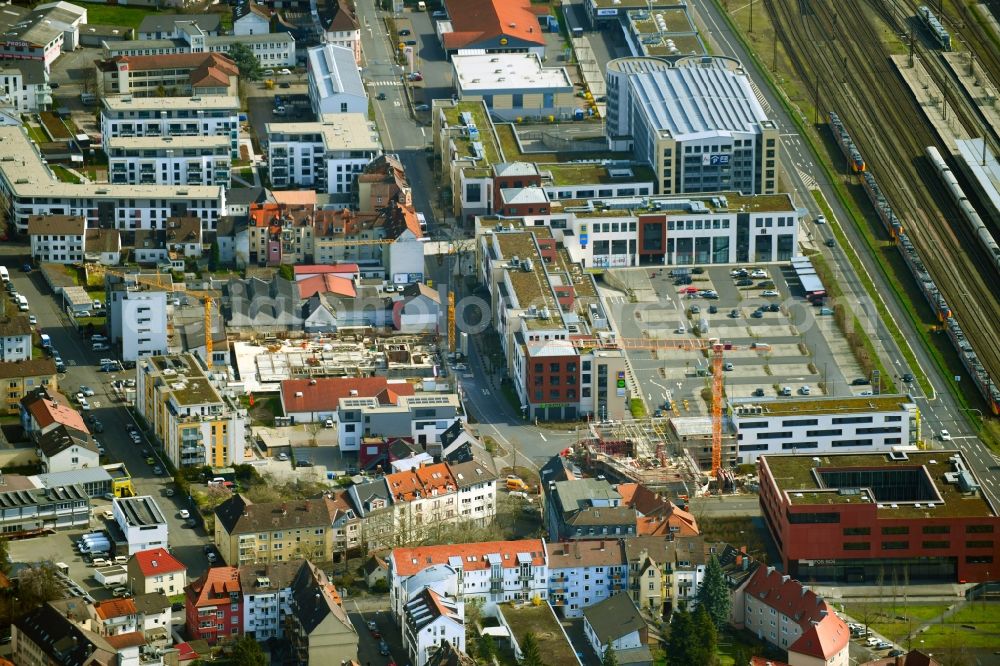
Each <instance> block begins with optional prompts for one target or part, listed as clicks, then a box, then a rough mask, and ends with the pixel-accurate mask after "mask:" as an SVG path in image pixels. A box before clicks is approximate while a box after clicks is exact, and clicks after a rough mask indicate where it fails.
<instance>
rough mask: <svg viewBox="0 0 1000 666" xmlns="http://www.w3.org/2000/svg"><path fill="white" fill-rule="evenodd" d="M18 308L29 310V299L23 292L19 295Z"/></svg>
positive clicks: (23, 310) (22, 310)
mask: <svg viewBox="0 0 1000 666" xmlns="http://www.w3.org/2000/svg"><path fill="white" fill-rule="evenodd" d="M17 309H18V310H20V311H21V312H27V311H28V299H27V298H25V297H24V295H23V294H21V295H19V296H18V297H17Z"/></svg>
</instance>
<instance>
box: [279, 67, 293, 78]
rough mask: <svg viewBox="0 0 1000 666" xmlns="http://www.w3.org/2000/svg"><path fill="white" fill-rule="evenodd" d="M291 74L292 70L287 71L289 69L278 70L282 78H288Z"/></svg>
mask: <svg viewBox="0 0 1000 666" xmlns="http://www.w3.org/2000/svg"><path fill="white" fill-rule="evenodd" d="M291 73H292V70H290V69H287V68H286V69H279V70H278V74H281V75H282V76H288V75H290V74H291Z"/></svg>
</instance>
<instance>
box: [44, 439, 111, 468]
mask: <svg viewBox="0 0 1000 666" xmlns="http://www.w3.org/2000/svg"><path fill="white" fill-rule="evenodd" d="M39 457H40V458H41V459H42V462H43V463H44V464H45V471H46V472H47V473H50V474H51V473H54V472H70V471H73V470H77V469H83V468H84V467H91V468H93V467H97V466H98V465H100V464H101V462H100V454H98V452H97V451H92V450H90V449H88V448H86V447H84V446H79V445H76V444H74V445H73V446H70V447H69V448H68V449H64V450H62V451H60V452H59V453H57V454H55V455H54V456H52V457H51V458H48V457H46V456H45V455H44V454H42V455H41V456H39Z"/></svg>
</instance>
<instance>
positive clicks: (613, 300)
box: [607, 296, 628, 303]
mask: <svg viewBox="0 0 1000 666" xmlns="http://www.w3.org/2000/svg"><path fill="white" fill-rule="evenodd" d="M607 300H608V303H628V296H608V297H607Z"/></svg>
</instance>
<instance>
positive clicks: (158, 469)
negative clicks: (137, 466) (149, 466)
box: [153, 465, 163, 476]
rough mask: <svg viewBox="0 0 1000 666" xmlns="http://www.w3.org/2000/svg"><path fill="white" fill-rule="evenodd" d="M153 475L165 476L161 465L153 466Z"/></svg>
mask: <svg viewBox="0 0 1000 666" xmlns="http://www.w3.org/2000/svg"><path fill="white" fill-rule="evenodd" d="M153 474H155V475H156V476H163V468H162V467H160V466H159V465H153Z"/></svg>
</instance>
